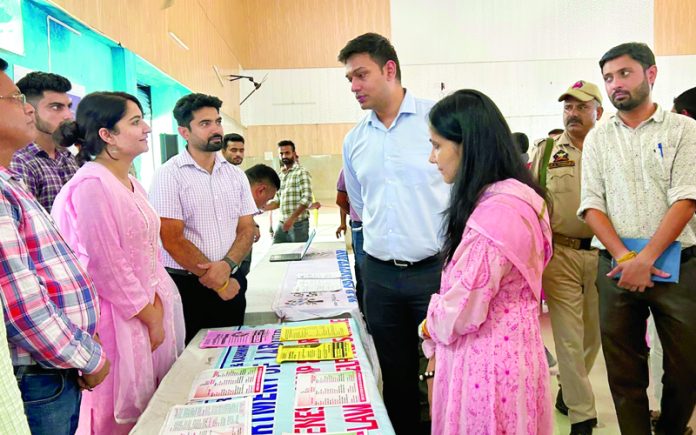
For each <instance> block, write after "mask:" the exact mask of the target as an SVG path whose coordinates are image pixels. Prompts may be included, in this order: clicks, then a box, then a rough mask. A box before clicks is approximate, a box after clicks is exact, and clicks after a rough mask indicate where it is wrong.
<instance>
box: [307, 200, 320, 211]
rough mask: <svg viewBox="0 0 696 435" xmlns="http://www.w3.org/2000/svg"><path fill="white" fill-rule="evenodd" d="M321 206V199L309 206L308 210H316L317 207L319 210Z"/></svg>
mask: <svg viewBox="0 0 696 435" xmlns="http://www.w3.org/2000/svg"><path fill="white" fill-rule="evenodd" d="M320 208H321V203H320V202H319V201H316V202H313V203H311V204H310V205H309V207H307V210H314V209H317V210H319V209H320Z"/></svg>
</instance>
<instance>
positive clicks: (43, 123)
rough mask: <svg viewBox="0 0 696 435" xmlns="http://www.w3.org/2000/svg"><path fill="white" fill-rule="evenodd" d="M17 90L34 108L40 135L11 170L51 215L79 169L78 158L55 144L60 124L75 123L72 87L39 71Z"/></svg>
mask: <svg viewBox="0 0 696 435" xmlns="http://www.w3.org/2000/svg"><path fill="white" fill-rule="evenodd" d="M17 87H18V88H19V90H20V91H21V92H22V93H23V94H24V95H26V99H27V101H28V102H29V104H31V105H32V106H33V107H34V121H35V126H36V130H37V135H36V139H35V140H34V142H32V143H30V144H29V145H27V146H26V147H24V148H22V149H21V150H19V151H17V152H16V153H15V154H14V156H13V157H12V165H11V168H12V170H13V171H14V172H15V173H17V174H18V175H20V176H21V177H22V179H24V182H25V183H26V185H27V188H28V189H29V191H30V192H31V193H33V194H34V196H35V197H36V199H37V200H38V201H39V203H41V205H42V206H43V207H44V208H45V209H46V211H48V212H49V213H50V212H51V206H52V205H53V200H54V199H55V198H56V195H58V192H60V189H61V188H62V187H63V185H64V184H65V183H67V182H68V180H70V179H71V178H72V176H73V175H75V172H77V170H78V168H79V165H78V163H77V160H76V159H75V157H74V156H73V155H72V154H70V152H69V151H68V150H66V149H65V148H63V147H61V146H60V145H58V144H57V143H56V142H55V141H54V140H53V133H54V132H55V131H56V130H57V129H58V126H59V125H60V123H61V122H63V121H66V120H69V119H73V114H72V112H71V110H70V109H71V108H72V101H71V100H70V96H69V95H68V91H70V89H72V85H71V83H70V81H69V80H68V79H66V78H65V77H63V76H60V75H58V74H51V73H45V72H38V71H37V72H31V73H29V74H27V75H26V76H25V77H23V78H22V79H21V80H19V81H18V82H17Z"/></svg>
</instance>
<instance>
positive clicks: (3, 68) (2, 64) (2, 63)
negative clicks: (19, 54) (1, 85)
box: [0, 57, 8, 71]
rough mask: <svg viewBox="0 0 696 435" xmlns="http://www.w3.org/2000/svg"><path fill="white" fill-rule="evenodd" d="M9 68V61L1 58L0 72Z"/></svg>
mask: <svg viewBox="0 0 696 435" xmlns="http://www.w3.org/2000/svg"><path fill="white" fill-rule="evenodd" d="M7 67H8V65H7V61H6V60H5V59H3V58H1V57H0V71H5V70H7Z"/></svg>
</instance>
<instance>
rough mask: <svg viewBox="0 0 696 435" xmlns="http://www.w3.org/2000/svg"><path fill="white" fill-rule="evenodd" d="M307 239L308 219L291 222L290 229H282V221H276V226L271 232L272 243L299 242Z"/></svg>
mask: <svg viewBox="0 0 696 435" xmlns="http://www.w3.org/2000/svg"><path fill="white" fill-rule="evenodd" d="M307 239H309V219H304V220H301V221H297V222H295V223H294V224H292V228H290V231H288V232H285V231H283V222H282V221H281V222H278V226H277V227H276V229H275V233H273V243H299V242H306V241H307Z"/></svg>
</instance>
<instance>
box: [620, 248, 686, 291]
mask: <svg viewBox="0 0 696 435" xmlns="http://www.w3.org/2000/svg"><path fill="white" fill-rule="evenodd" d="M621 241H622V242H623V244H624V246H626V248H627V249H628V250H629V251H636V252H640V251H642V250H643V248H645V245H647V244H648V242H649V240H648V239H621ZM611 264H612V267H616V260H611ZM680 265H681V243H679V242H672V243H670V245H669V246H668V247H667V249H665V251H664V252H663V253H662V255H660V257H659V258H658V259H657V261H656V262H655V267H657V268H658V269H660V270H662V271H665V272H667V273H669V274H670V275H669V278H660V277H659V276H655V275H653V276H652V280H653V281H654V282H673V283H678V282H679V266H680ZM620 276H621V274H618V275H616V276H615V277H614V278H615V279H618V278H619V277H620Z"/></svg>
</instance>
